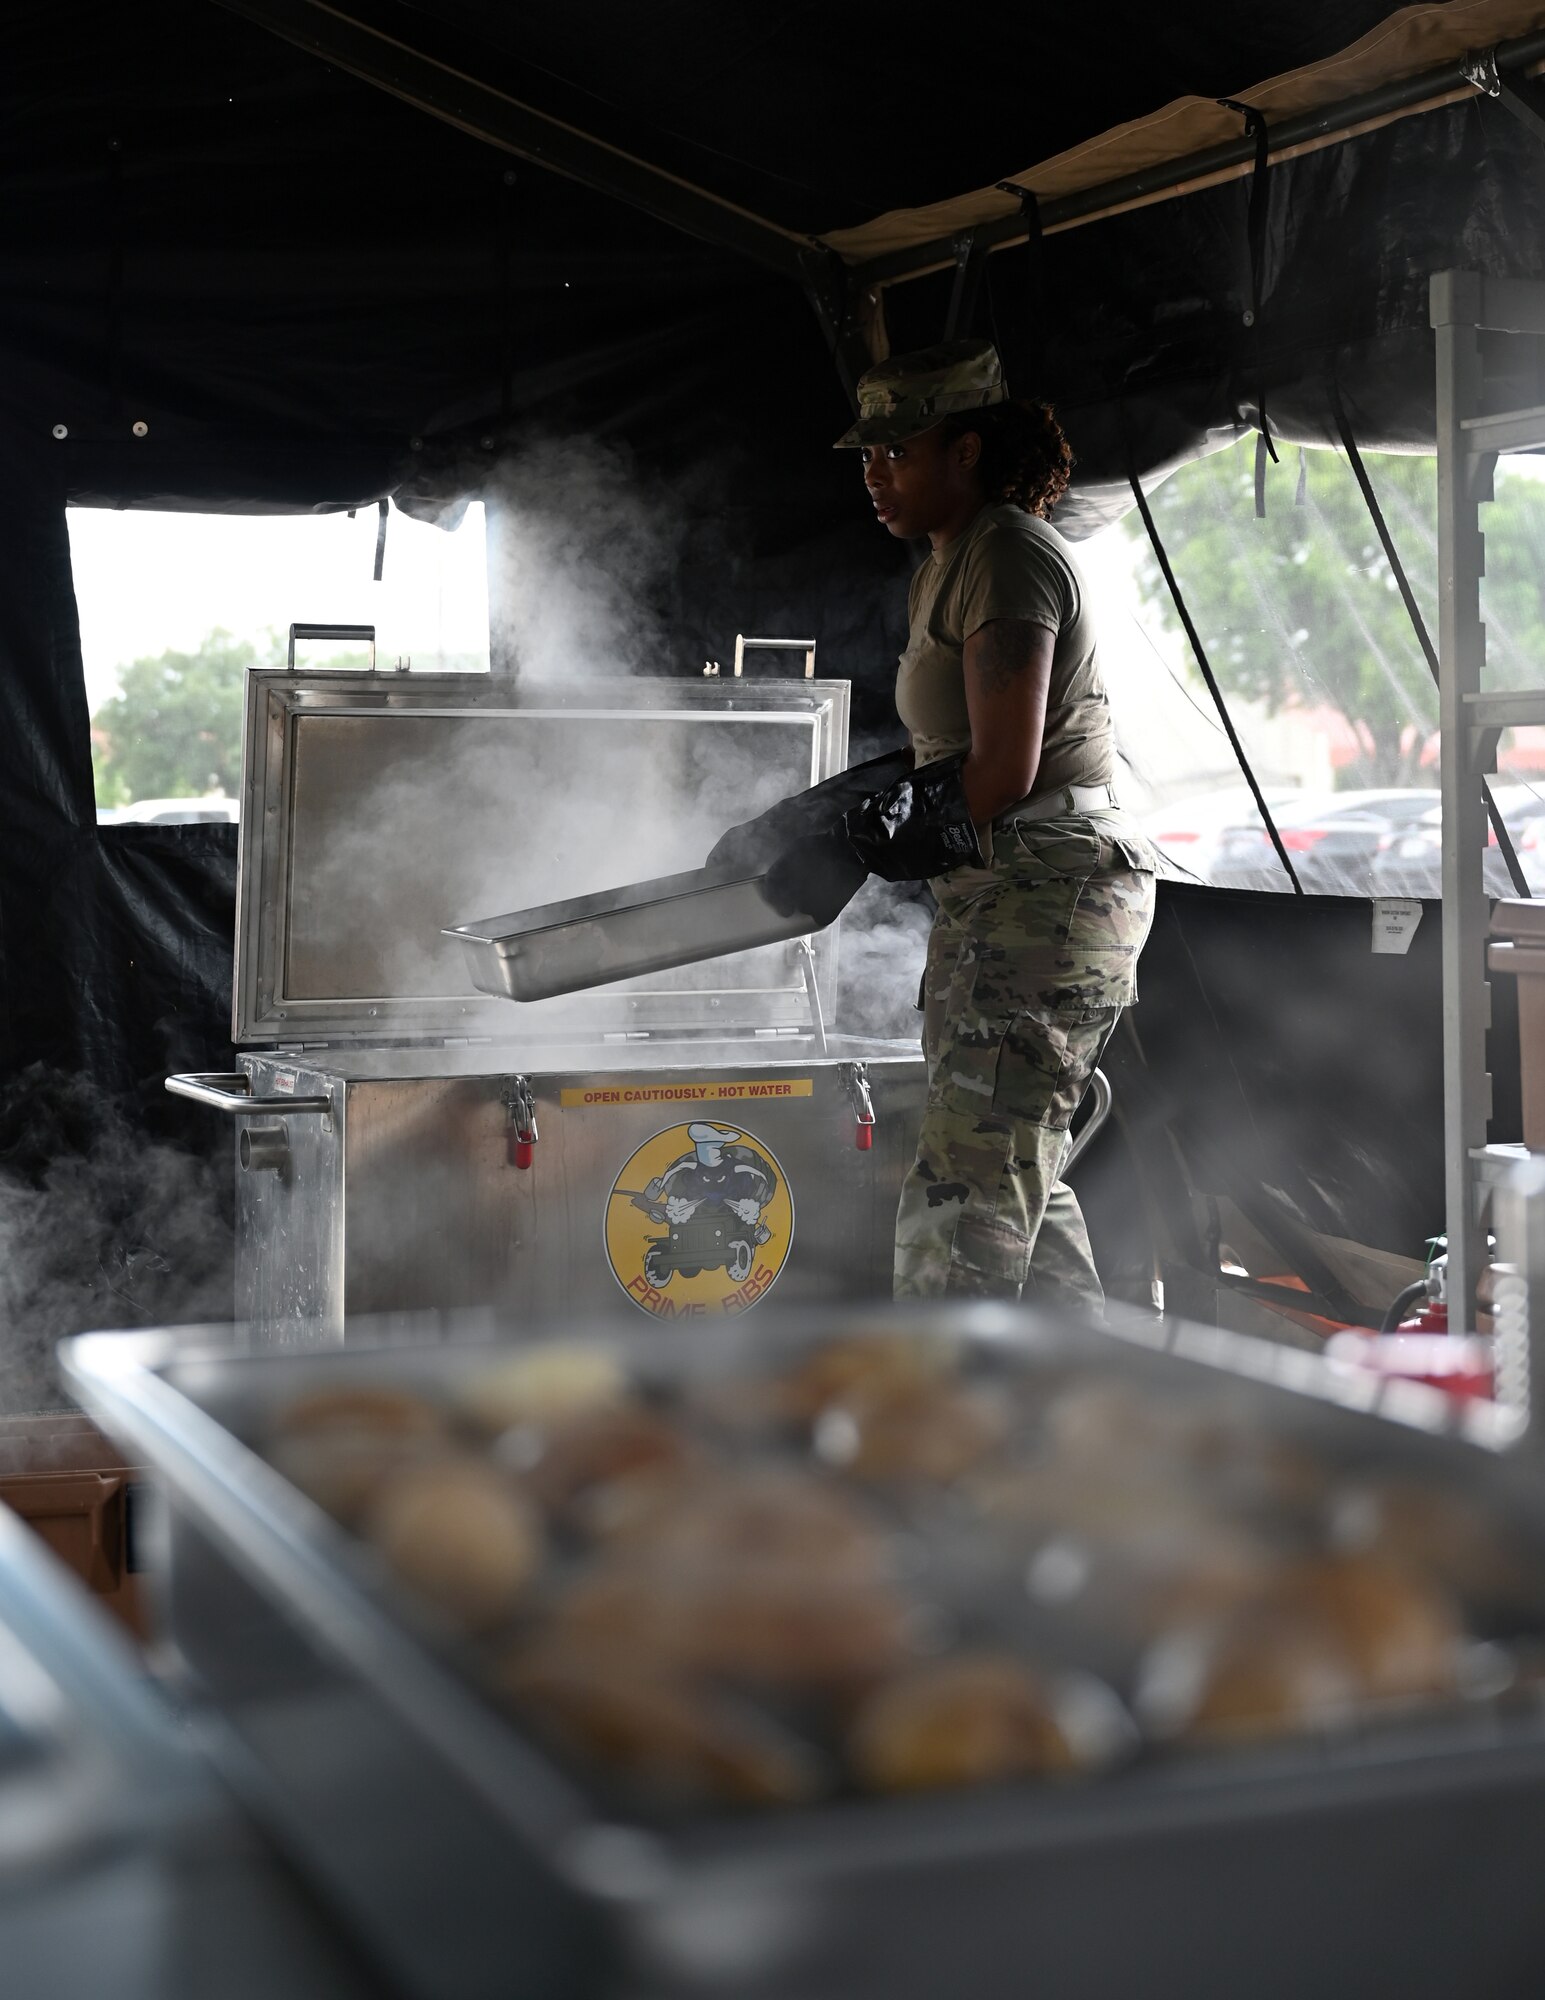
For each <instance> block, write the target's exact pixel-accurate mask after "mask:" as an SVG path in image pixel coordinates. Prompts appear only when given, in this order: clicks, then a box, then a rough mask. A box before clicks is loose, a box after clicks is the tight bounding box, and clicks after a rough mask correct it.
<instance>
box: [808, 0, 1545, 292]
mask: <svg viewBox="0 0 1545 2000" xmlns="http://www.w3.org/2000/svg"><path fill="white" fill-rule="evenodd" d="M1542 27H1545V4H1542V0H1444V4H1437V5H1433V4H1429V5H1425V6H1417V7H1406V8H1402V9H1401V11H1400V12H1399V13H1396V14H1392V15H1391V16H1390V17H1389V19H1388V20H1386V21H1383V22H1381V23H1380V24H1379V26H1378V27H1376V28H1374V29H1373V30H1371V32H1369V33H1368V34H1366V35H1364V36H1363V37H1362V38H1361V39H1360V40H1359V41H1356V42H1354V43H1353V44H1352V45H1351V47H1350V48H1346V49H1343V50H1342V51H1341V52H1340V53H1339V54H1337V55H1334V56H1330V57H1328V58H1327V59H1326V60H1325V61H1323V62H1318V63H1312V64H1310V65H1308V66H1307V67H1306V68H1303V69H1296V70H1291V71H1289V72H1288V73H1287V74H1286V75H1284V76H1278V77H1273V78H1271V79H1270V80H1269V81H1268V82H1266V83H1262V84H1258V85H1256V86H1255V87H1254V88H1253V89H1242V90H1241V91H1240V92H1239V93H1238V96H1239V99H1240V101H1243V102H1245V103H1247V104H1249V105H1250V106H1251V107H1252V108H1253V109H1256V110H1259V111H1261V112H1262V113H1263V114H1264V115H1265V117H1266V119H1267V122H1268V125H1270V124H1274V123H1279V122H1281V121H1282V120H1284V119H1287V118H1290V117H1301V116H1303V115H1305V114H1308V113H1312V112H1314V111H1316V110H1318V109H1320V108H1322V107H1323V108H1326V109H1327V110H1328V108H1329V107H1331V106H1333V105H1344V104H1346V103H1347V102H1348V101H1349V100H1354V99H1356V98H1358V97H1360V96H1362V95H1363V94H1365V93H1369V92H1372V91H1374V90H1376V89H1378V88H1379V87H1380V86H1385V85H1388V84H1391V83H1394V82H1398V81H1400V80H1403V79H1406V78H1414V77H1419V76H1421V75H1423V74H1425V73H1428V72H1432V71H1437V70H1441V69H1442V68H1444V67H1445V66H1446V65H1453V64H1455V63H1456V62H1459V61H1460V60H1462V59H1463V58H1464V57H1465V56H1467V55H1468V54H1470V53H1471V52H1478V51H1484V50H1488V49H1492V48H1494V47H1496V46H1497V45H1499V44H1505V43H1508V42H1511V41H1514V40H1516V39H1518V38H1520V37H1522V36H1524V35H1527V34H1530V33H1531V32H1533V31H1535V30H1538V29H1540V28H1542ZM1542 67H1545V62H1535V63H1533V64H1531V65H1530V73H1533V72H1535V71H1537V70H1539V69H1540V68H1542ZM1475 90H1476V86H1475V85H1474V84H1471V83H1464V82H1461V83H1457V84H1450V85H1449V86H1448V87H1447V88H1445V89H1441V90H1437V91H1435V92H1434V93H1433V94H1432V95H1430V96H1427V97H1423V98H1419V99H1418V100H1417V101H1415V102H1412V103H1409V104H1407V105H1405V106H1404V107H1403V108H1401V109H1399V110H1394V111H1385V112H1383V113H1381V114H1378V115H1375V116H1371V117H1369V118H1368V119H1367V120H1366V121H1364V122H1362V123H1354V124H1352V125H1350V126H1348V125H1345V124H1336V125H1335V126H1334V128H1333V129H1331V128H1330V126H1329V124H1328V126H1327V130H1326V131H1325V133H1324V134H1323V136H1320V137H1310V138H1308V139H1305V140H1304V141H1303V142H1302V143H1300V144H1298V145H1295V146H1293V147H1291V148H1288V149H1286V150H1284V151H1281V152H1277V151H1274V152H1273V158H1274V159H1284V158H1291V157H1293V155H1294V154H1296V153H1303V152H1309V151H1313V150H1315V149H1316V148H1317V147H1319V146H1324V145H1331V144H1337V143H1339V142H1341V141H1342V140H1344V139H1346V138H1349V137H1355V136H1356V135H1357V134H1358V133H1359V132H1363V131H1369V130H1372V129H1374V127H1375V126H1377V125H1381V124H1386V123H1388V122H1390V120H1391V119H1393V118H1395V117H1406V116H1410V115H1411V114H1412V113H1414V112H1417V111H1422V110H1430V109H1434V108H1436V107H1437V106H1438V105H1440V104H1448V103H1454V102H1457V101H1459V100H1462V99H1463V98H1465V97H1468V96H1473V95H1474V94H1475ZM1240 131H1241V125H1240V118H1239V114H1238V112H1236V111H1229V110H1226V109H1224V108H1223V106H1222V105H1221V104H1219V103H1218V102H1217V101H1215V100H1214V99H1212V98H1206V97H1177V98H1175V99H1174V100H1173V102H1171V103H1169V104H1166V105H1165V106H1164V107H1163V108H1162V109H1161V110H1158V111H1155V112H1152V113H1150V114H1149V115H1148V116H1147V117H1145V118H1138V119H1134V120H1132V121H1131V122H1130V123H1128V124H1125V125H1117V126H1115V127H1113V128H1112V129H1111V130H1110V131H1108V132H1103V133H1101V134H1100V135H1099V136H1098V137H1097V138H1094V139H1089V140H1086V141H1084V143H1083V144H1081V145H1078V146H1075V147H1073V148H1071V150H1069V151H1068V152H1065V153H1058V154H1056V155H1055V156H1054V157H1053V158H1051V159H1047V160H1041V161H1039V162H1037V163H1036V164H1035V165H1033V166H1030V167H1027V168H1026V169H1025V170H1024V171H1023V172H1022V173H1016V174H1012V175H1005V180H1006V181H1011V182H1012V183H1013V184H1014V185H1015V186H1017V187H1019V188H1023V189H1026V190H1028V191H1030V192H1032V193H1034V194H1035V196H1036V197H1037V199H1038V200H1039V201H1042V202H1045V201H1050V200H1055V199H1057V198H1059V197H1062V196H1066V195H1072V194H1078V193H1082V192H1083V191H1085V190H1087V189H1091V188H1098V187H1102V186H1105V185H1107V184H1110V183H1113V182H1117V181H1121V180H1123V179H1125V178H1126V177H1128V176H1130V175H1133V174H1138V173H1142V172H1144V171H1147V170H1156V169H1160V168H1163V167H1165V166H1167V165H1169V164H1171V163H1174V162H1177V161H1183V160H1186V159H1189V158H1191V157H1192V156H1193V155H1195V154H1199V153H1205V152H1206V150H1207V149H1208V148H1209V147H1213V146H1217V145H1220V144H1225V143H1227V142H1228V141H1231V140H1237V139H1238V138H1239V136H1240ZM1250 170H1251V163H1250V161H1249V160H1243V161H1239V162H1237V163H1234V164H1231V165H1228V166H1225V167H1220V168H1217V169H1215V170H1213V171H1212V172H1209V173H1204V174H1199V175H1198V176H1197V177H1196V178H1195V179H1193V180H1190V181H1187V182H1186V183H1185V184H1184V187H1183V188H1182V187H1177V186H1175V185H1174V184H1173V183H1171V184H1168V185H1166V186H1164V187H1163V188H1161V189H1159V190H1157V191H1155V192H1152V193H1147V194H1136V195H1129V196H1127V197H1126V198H1123V199H1121V200H1119V201H1115V202H1113V203H1112V204H1111V205H1110V207H1108V208H1102V207H1096V208H1094V209H1093V210H1091V211H1089V212H1087V213H1085V214H1082V215H1080V217H1079V218H1078V219H1079V221H1080V222H1085V221H1093V220H1095V219H1097V217H1098V216H1099V215H1102V214H1114V213H1117V212H1119V211H1120V210H1123V209H1128V208H1134V207H1138V206H1142V205H1144V204H1145V203H1147V202H1152V201H1162V200H1166V199H1169V198H1170V197H1171V196H1172V195H1174V194H1176V193H1179V192H1183V191H1184V192H1189V191H1191V190H1192V189H1194V188H1200V187H1205V186H1209V185H1212V184H1213V183H1215V182H1217V181H1222V180H1229V179H1234V178H1236V177H1242V176H1243V175H1245V174H1247V173H1249V172H1250ZM1020 206H1021V204H1020V199H1019V196H1018V195H1017V194H1015V193H1013V192H1012V191H1007V192H1006V191H1005V190H1004V189H1003V188H1002V187H987V188H978V189H976V190H975V191H974V192H972V193H970V194H963V195H957V196H955V197H954V198H952V199H951V200H948V201H939V202H931V203H929V204H928V206H927V207H924V208H898V209H892V210H891V211H890V212H889V213H888V214H885V215H880V216H876V217H875V218H874V220H873V221H872V222H866V223H863V224H860V225H859V226H858V227H857V228H853V229H837V230H833V231H831V232H830V233H829V234H827V235H824V236H822V237H821V239H820V240H821V242H822V243H824V244H825V245H826V246H827V247H828V248H830V249H832V250H835V251H836V252H837V253H838V255H839V256H840V257H841V258H842V260H843V261H844V263H846V264H848V265H868V264H870V263H872V262H873V261H874V260H875V259H878V258H888V257H895V256H897V255H898V254H902V253H907V252H915V251H917V250H919V249H920V248H921V247H922V246H925V245H929V244H935V245H937V244H940V243H942V242H945V241H947V240H948V239H949V238H950V237H952V236H955V235H957V234H959V233H961V232H963V231H966V230H969V229H973V228H975V227H977V226H978V225H979V224H982V223H998V224H1000V225H1001V224H1003V223H1005V222H1008V221H1010V220H1011V219H1012V218H1014V217H1016V216H1017V215H1018V214H1019V213H1020ZM1062 226H1067V227H1071V226H1072V225H1071V224H1065V225H1062ZM1056 227H1058V225H1057V224H1056V223H1055V222H1054V223H1052V224H1051V225H1050V228H1051V229H1053V230H1054V229H1055V228H1056ZM1015 240H1020V241H1022V240H1023V233H1022V232H1021V233H1020V234H1019V236H1018V237H1015V236H1013V235H1006V236H1004V237H1002V238H1001V239H999V242H1000V244H1001V243H1003V242H1010V241H1015ZM995 247H997V246H995ZM948 261H949V260H948V258H947V257H945V256H943V255H941V256H939V257H937V258H935V259H933V260H932V261H929V260H927V259H923V260H920V261H918V262H916V266H915V268H908V269H907V270H906V271H905V273H904V274H898V275H905V276H908V277H918V276H922V275H923V274H924V272H925V271H926V270H936V269H940V268H942V267H943V266H944V265H945V264H946V263H947V262H948ZM876 275H877V276H880V281H881V282H887V281H888V280H887V279H886V277H885V276H883V275H881V274H876Z"/></svg>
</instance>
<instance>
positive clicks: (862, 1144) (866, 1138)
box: [853, 1118, 874, 1153]
mask: <svg viewBox="0 0 1545 2000" xmlns="http://www.w3.org/2000/svg"><path fill="white" fill-rule="evenodd" d="M853 1144H854V1145H855V1146H857V1148H858V1150H859V1151H860V1152H861V1153H868V1152H872V1151H873V1150H874V1120H873V1119H872V1118H866V1119H860V1121H859V1123H858V1124H857V1125H856V1126H855V1127H854V1131H853Z"/></svg>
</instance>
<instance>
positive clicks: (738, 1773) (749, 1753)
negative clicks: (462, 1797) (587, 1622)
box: [499, 1651, 823, 1805]
mask: <svg viewBox="0 0 1545 2000" xmlns="http://www.w3.org/2000/svg"><path fill="white" fill-rule="evenodd" d="M499 1685H500V1688H501V1691H502V1693H503V1694H504V1696H505V1697H506V1698H507V1699H508V1700H509V1701H510V1702H512V1703H513V1705H514V1707H515V1709H516V1710H517V1712H518V1713H519V1714H520V1715H521V1717H522V1718H523V1719H524V1720H526V1721H527V1722H529V1723H530V1724H532V1726H534V1727H535V1728H536V1729H537V1730H538V1731H540V1733H541V1734H543V1735H544V1736H546V1737H547V1738H548V1739H549V1740H550V1741H552V1742H554V1743H555V1744H556V1745H557V1746H559V1747H560V1748H562V1749H565V1750H568V1751H570V1752H571V1753H573V1754H574V1755H576V1756H578V1757H581V1758H583V1759H584V1760H585V1761H586V1762H589V1763H593V1764H598V1765H600V1766H602V1767H603V1768H604V1769H606V1770H607V1771H609V1772H612V1773H613V1774H615V1775H617V1776H619V1777H622V1778H625V1779H627V1780H628V1781H630V1782H631V1783H632V1784H634V1785H637V1786H639V1787H641V1788H643V1789H644V1790H646V1791H648V1792H650V1793H652V1794H653V1795H655V1797H656V1798H658V1799H659V1800H661V1801H662V1802H666V1801H679V1802H682V1803H690V1802H694V1801H700V1800H724V1801H727V1802H731V1803H735V1804H744V1805H794V1804H799V1803H800V1802H802V1801H804V1800H807V1799H810V1798H813V1797H815V1796H816V1795H817V1794H818V1793H819V1792H820V1791H821V1790H822V1789H823V1782H822V1772H821V1769H820V1766H819V1764H818V1762H817V1760H816V1758H815V1756H814V1754H813V1753H812V1752H811V1751H810V1750H809V1749H808V1748H807V1747H806V1746H805V1745H803V1744H802V1743H800V1742H799V1741H798V1740H797V1739H796V1738H794V1737H793V1736H791V1735H790V1734H789V1733H788V1732H787V1731H786V1730H783V1729H779V1728H778V1727H776V1726H775V1725H774V1724H773V1723H772V1722H771V1721H770V1720H769V1719H767V1718H766V1717H763V1716H761V1715H757V1714H754V1713H753V1712H751V1711H750V1710H748V1709H747V1708H745V1707H744V1706H743V1705H740V1704H736V1703H732V1702H730V1701H728V1700H726V1699H725V1698H724V1697H723V1696H720V1695H715V1694H711V1693H709V1692H707V1691H706V1690H704V1689H702V1688H700V1687H693V1686H690V1685H688V1684H678V1683H672V1682H669V1681H661V1680H652V1679H648V1678H645V1677H642V1676H640V1675H639V1674H638V1673H637V1672H636V1671H633V1670H631V1669H629V1668H627V1667H624V1666H621V1665H619V1664H618V1663H616V1662H615V1661H614V1662H611V1663H610V1664H608V1663H604V1662H593V1663H581V1662H576V1661H575V1660H573V1659H572V1658H568V1657H565V1656H563V1655H561V1654H554V1653H551V1652H545V1653H544V1652H540V1651H538V1652H529V1651H528V1652H522V1653H518V1654H515V1655H513V1656H512V1657H511V1658H510V1659H509V1660H508V1661H506V1662H505V1663H504V1665H503V1667H502V1669H501V1671H500V1674H499Z"/></svg>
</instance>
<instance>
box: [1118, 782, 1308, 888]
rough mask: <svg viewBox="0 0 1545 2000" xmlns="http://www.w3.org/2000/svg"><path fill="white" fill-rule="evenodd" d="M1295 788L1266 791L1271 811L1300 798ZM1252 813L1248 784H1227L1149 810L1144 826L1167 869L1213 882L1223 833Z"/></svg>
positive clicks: (1185, 877) (1186, 877) (1182, 877)
mask: <svg viewBox="0 0 1545 2000" xmlns="http://www.w3.org/2000/svg"><path fill="white" fill-rule="evenodd" d="M1302 797H1303V793H1302V791H1301V790H1299V789H1298V788H1296V787H1295V788H1292V789H1289V788H1288V787H1285V786H1281V785H1278V786H1275V787H1272V788H1271V789H1269V790H1268V791H1267V792H1266V794H1265V798H1266V804H1267V808H1268V810H1269V811H1271V812H1273V813H1275V811H1276V810H1277V807H1278V806H1279V805H1286V804H1288V803H1289V802H1290V801H1292V800H1294V799H1300V798H1302ZM1254 815H1255V800H1254V799H1253V797H1252V796H1251V794H1250V790H1249V788H1248V786H1245V785H1229V786H1226V787H1224V788H1222V789H1220V790H1218V791H1212V792H1193V793H1192V794H1191V796H1190V797H1189V798H1184V799H1176V800H1175V802H1174V803H1173V804H1172V805H1167V806H1164V807H1161V808H1160V810H1159V811H1157V812H1152V813H1149V814H1148V816H1147V818H1146V819H1145V820H1144V821H1143V831H1144V832H1145V833H1146V834H1147V835H1148V838H1149V839H1150V840H1151V841H1152V842H1153V843H1154V845H1155V846H1156V847H1157V848H1158V850H1159V854H1160V857H1161V858H1162V859H1163V860H1164V861H1165V862H1166V863H1168V868H1167V870H1166V872H1167V873H1170V874H1173V875H1175V876H1177V877H1178V878H1179V879H1180V880H1182V881H1195V882H1212V881H1214V880H1216V877H1215V875H1214V872H1213V870H1214V866H1215V864H1216V861H1217V854H1218V843H1219V842H1220V840H1221V839H1222V838H1223V836H1224V834H1225V833H1226V832H1227V831H1228V830H1229V829H1230V828H1231V827H1234V826H1237V825H1239V824H1241V823H1243V822H1245V821H1247V820H1249V819H1251V818H1253V817H1254Z"/></svg>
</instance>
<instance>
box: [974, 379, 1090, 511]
mask: <svg viewBox="0 0 1545 2000" xmlns="http://www.w3.org/2000/svg"><path fill="white" fill-rule="evenodd" d="M970 431H975V433H976V435H977V436H978V437H979V438H980V439H981V440H982V456H981V458H980V459H979V460H978V462H977V471H978V473H979V475H980V477H981V481H982V485H983V488H984V489H985V491H986V493H987V498H988V500H989V502H1003V501H1006V502H1007V503H1008V504H1009V505H1010V506H1014V507H1023V509H1024V510H1025V512H1026V513H1027V514H1039V515H1040V516H1041V518H1042V519H1043V520H1044V519H1045V518H1046V517H1047V515H1049V514H1050V513H1051V510H1052V508H1053V507H1055V506H1056V504H1057V502H1058V501H1059V500H1060V499H1061V498H1062V496H1063V494H1064V493H1066V491H1067V490H1068V480H1069V478H1070V477H1071V476H1072V471H1073V462H1074V461H1073V451H1072V447H1071V446H1070V445H1069V443H1068V441H1067V438H1066V436H1065V435H1064V434H1063V429H1062V426H1061V424H1059V423H1058V422H1057V418H1056V415H1055V413H1054V412H1053V410H1052V407H1051V405H1050V403H1015V402H1010V403H990V404H988V405H987V407H986V408H984V409H980V410H961V411H957V412H956V413H955V414H953V415H951V416H948V417H946V418H945V419H944V435H945V437H946V438H948V439H953V438H958V437H965V436H966V435H967V433H968V432H970Z"/></svg>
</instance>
